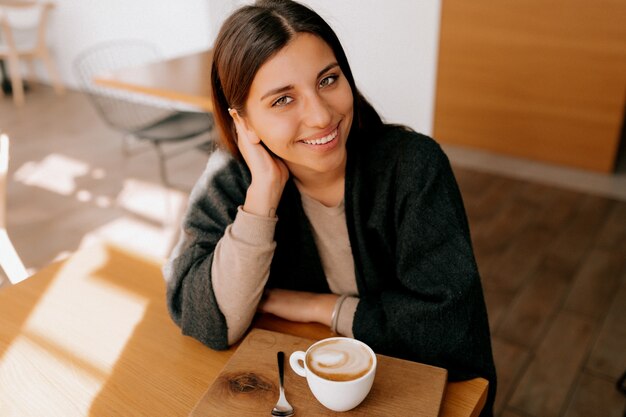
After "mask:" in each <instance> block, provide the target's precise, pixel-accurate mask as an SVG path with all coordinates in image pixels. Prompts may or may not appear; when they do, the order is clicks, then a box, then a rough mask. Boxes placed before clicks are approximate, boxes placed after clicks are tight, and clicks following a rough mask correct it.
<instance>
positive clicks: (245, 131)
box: [228, 108, 261, 144]
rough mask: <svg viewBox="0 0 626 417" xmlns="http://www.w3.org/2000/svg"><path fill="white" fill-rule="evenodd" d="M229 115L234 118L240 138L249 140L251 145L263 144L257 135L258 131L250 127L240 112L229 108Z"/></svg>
mask: <svg viewBox="0 0 626 417" xmlns="http://www.w3.org/2000/svg"><path fill="white" fill-rule="evenodd" d="M228 113H229V114H230V117H232V118H233V121H234V122H235V127H236V128H237V135H238V136H239V137H242V136H243V137H245V138H247V139H248V140H249V141H250V143H253V144H257V143H260V142H261V139H259V137H258V136H257V134H256V131H255V130H254V129H253V128H252V127H251V126H250V123H249V122H248V120H247V119H246V118H245V117H243V116H241V115H240V114H239V112H238V111H237V110H235V109H231V108H228Z"/></svg>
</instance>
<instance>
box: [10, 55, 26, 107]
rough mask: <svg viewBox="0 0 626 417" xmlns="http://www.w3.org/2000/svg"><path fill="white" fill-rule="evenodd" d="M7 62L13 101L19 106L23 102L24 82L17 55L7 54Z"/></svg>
mask: <svg viewBox="0 0 626 417" xmlns="http://www.w3.org/2000/svg"><path fill="white" fill-rule="evenodd" d="M8 63H9V77H10V78H11V87H12V88H13V101H14V102H15V105H16V106H21V105H23V104H24V84H23V83H22V75H21V74H20V60H19V59H18V58H17V56H12V55H9V58H8Z"/></svg>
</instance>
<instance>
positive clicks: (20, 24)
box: [0, 2, 65, 106]
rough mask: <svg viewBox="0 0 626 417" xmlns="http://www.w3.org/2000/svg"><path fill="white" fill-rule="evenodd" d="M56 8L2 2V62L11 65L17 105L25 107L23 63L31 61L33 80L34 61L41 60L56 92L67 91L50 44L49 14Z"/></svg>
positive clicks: (43, 4)
mask: <svg viewBox="0 0 626 417" xmlns="http://www.w3.org/2000/svg"><path fill="white" fill-rule="evenodd" d="M53 7H54V6H53V4H52V3H37V2H14V3H7V4H5V3H0V59H4V60H6V61H7V63H8V70H9V74H10V78H11V86H12V88H13V100H14V102H15V104H16V105H17V106H21V105H22V104H24V86H23V83H22V75H21V73H20V60H26V61H27V62H28V64H29V67H30V72H31V77H33V78H34V79H36V74H35V67H34V65H33V60H34V59H40V60H41V61H42V62H43V63H44V65H45V66H46V69H47V71H48V73H49V74H50V78H51V81H52V85H53V86H54V90H55V91H56V93H57V94H63V93H64V92H65V88H64V87H63V84H62V83H61V79H60V77H59V72H58V71H57V68H56V66H55V64H54V62H53V61H52V58H51V56H50V53H49V51H48V46H47V44H46V30H47V21H48V15H49V13H50V10H51V9H52V8H53ZM1 94H2V91H1V90H0V95H1Z"/></svg>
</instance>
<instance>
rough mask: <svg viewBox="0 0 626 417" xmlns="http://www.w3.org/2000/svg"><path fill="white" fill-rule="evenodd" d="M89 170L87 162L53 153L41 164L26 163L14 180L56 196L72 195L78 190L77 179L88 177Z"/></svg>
mask: <svg viewBox="0 0 626 417" xmlns="http://www.w3.org/2000/svg"><path fill="white" fill-rule="evenodd" d="M89 169H90V167H89V164H87V163H85V162H82V161H79V160H76V159H73V158H70V157H67V156H65V155H60V154H57V153H53V154H50V155H47V156H46V157H45V158H43V159H42V160H41V161H40V162H34V161H29V162H26V163H24V164H23V165H22V166H20V167H19V168H18V169H17V171H16V172H15V175H14V179H15V181H17V182H21V183H22V184H25V185H31V186H36V187H40V188H43V189H45V190H48V191H50V192H53V193H56V194H60V195H71V194H72V193H73V192H74V191H75V190H76V178H78V177H82V176H84V175H86V174H87V173H88V172H89Z"/></svg>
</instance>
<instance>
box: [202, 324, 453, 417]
mask: <svg viewBox="0 0 626 417" xmlns="http://www.w3.org/2000/svg"><path fill="white" fill-rule="evenodd" d="M312 343H314V340H310V339H304V338H300V337H295V336H289V335H285V334H282V333H276V332H271V331H267V330H261V329H253V330H252V331H251V332H250V333H249V334H248V336H247V337H246V339H245V340H244V341H243V342H242V343H241V345H240V346H239V348H238V349H237V351H236V352H235V354H234V355H233V356H232V358H231V359H230V361H229V362H228V363H227V364H226V366H225V367H224V369H223V370H222V372H221V373H220V375H219V376H218V377H217V379H216V380H215V382H214V383H213V384H212V385H211V386H210V387H209V389H208V390H207V392H206V394H205V395H204V396H203V397H202V399H201V400H200V401H199V402H198V404H197V406H196V408H195V409H194V410H193V411H192V413H191V414H190V417H207V416H211V417H221V416H224V417H227V416H233V415H242V416H243V415H245V416H264V417H266V416H267V415H269V412H270V410H271V409H272V407H273V406H274V404H275V403H276V400H277V399H278V369H277V364H276V352H278V351H280V350H282V351H284V352H285V356H286V358H285V362H286V363H285V394H286V396H287V399H288V400H289V402H290V403H291V405H293V406H294V408H295V410H296V415H300V416H332V415H339V414H341V415H342V416H344V415H345V416H405V415H406V416H408V415H410V416H414V417H436V416H438V415H439V410H440V407H441V400H442V397H443V393H444V389H445V385H446V378H447V371H446V370H445V369H442V368H436V367H433V366H428V365H423V364H420V363H417V362H410V361H405V360H401V359H396V358H391V357H388V356H384V355H377V357H378V368H377V370H376V378H375V380H374V385H373V387H372V391H370V393H369V395H368V397H367V398H366V399H365V400H364V401H363V402H362V403H361V404H360V405H359V406H357V407H356V408H355V409H353V410H350V411H347V412H343V413H336V412H333V411H330V410H328V409H326V408H324V407H323V406H322V405H321V404H320V403H319V402H318V401H317V400H316V399H315V398H314V397H313V394H311V392H310V391H309V388H308V386H307V384H306V380H305V379H304V378H302V377H299V376H298V375H296V374H295V372H293V371H292V370H291V368H290V367H289V364H288V358H289V355H291V353H292V352H294V351H296V350H306V349H307V348H308V346H310V345H311V344H312Z"/></svg>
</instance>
